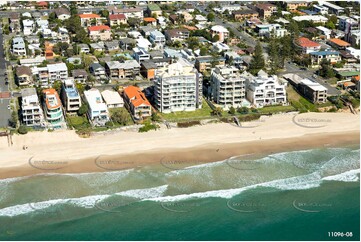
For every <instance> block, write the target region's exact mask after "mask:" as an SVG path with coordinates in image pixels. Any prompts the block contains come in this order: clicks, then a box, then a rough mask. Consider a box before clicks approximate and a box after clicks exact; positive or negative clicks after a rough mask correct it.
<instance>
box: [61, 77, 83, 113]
mask: <svg viewBox="0 0 361 242" xmlns="http://www.w3.org/2000/svg"><path fill="white" fill-rule="evenodd" d="M61 91H62V92H61V99H62V101H63V104H64V107H65V110H66V111H67V112H77V111H78V110H79V108H80V106H81V99H80V95H79V92H78V90H77V89H76V87H75V84H74V81H73V80H71V79H67V80H65V81H64V82H63V85H62V90H61Z"/></svg>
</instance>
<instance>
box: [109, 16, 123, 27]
mask: <svg viewBox="0 0 361 242" xmlns="http://www.w3.org/2000/svg"><path fill="white" fill-rule="evenodd" d="M109 24H110V26H117V25H121V24H127V18H126V17H125V15H124V14H122V13H119V14H110V15H109Z"/></svg>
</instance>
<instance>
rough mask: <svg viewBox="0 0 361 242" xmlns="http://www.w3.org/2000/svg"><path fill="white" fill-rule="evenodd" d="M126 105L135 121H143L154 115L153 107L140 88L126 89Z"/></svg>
mask: <svg viewBox="0 0 361 242" xmlns="http://www.w3.org/2000/svg"><path fill="white" fill-rule="evenodd" d="M124 105H125V106H126V108H127V109H128V110H129V112H130V113H131V114H132V116H133V117H134V118H135V119H138V120H140V119H143V118H147V117H150V116H151V115H152V106H151V105H150V102H149V101H148V99H147V98H146V97H145V95H144V93H143V92H142V91H141V90H140V88H139V87H135V86H128V87H126V88H124Z"/></svg>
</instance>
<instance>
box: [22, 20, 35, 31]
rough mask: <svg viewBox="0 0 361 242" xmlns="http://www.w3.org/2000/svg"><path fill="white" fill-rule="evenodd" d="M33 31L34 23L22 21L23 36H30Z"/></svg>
mask: <svg viewBox="0 0 361 242" xmlns="http://www.w3.org/2000/svg"><path fill="white" fill-rule="evenodd" d="M34 31H35V22H34V21H33V20H31V19H24V20H23V32H24V35H31V34H32V33H33V32H34Z"/></svg>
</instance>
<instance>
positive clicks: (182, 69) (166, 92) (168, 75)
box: [154, 58, 202, 113]
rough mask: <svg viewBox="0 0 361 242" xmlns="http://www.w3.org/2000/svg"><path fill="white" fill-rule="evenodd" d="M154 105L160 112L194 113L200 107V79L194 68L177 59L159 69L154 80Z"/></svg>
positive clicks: (186, 62) (188, 63)
mask: <svg viewBox="0 0 361 242" xmlns="http://www.w3.org/2000/svg"><path fill="white" fill-rule="evenodd" d="M154 83H155V87H154V94H155V104H156V106H157V108H158V110H159V111H160V112H163V113H170V112H177V111H194V110H196V109H198V108H201V107H202V77H201V75H200V74H199V73H198V71H197V70H196V69H195V68H194V66H193V65H192V64H191V63H190V62H188V61H187V60H185V59H183V58H179V59H178V61H177V62H176V63H174V64H170V65H169V66H168V68H163V69H160V70H159V71H158V72H157V75H156V77H155V80H154Z"/></svg>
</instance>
